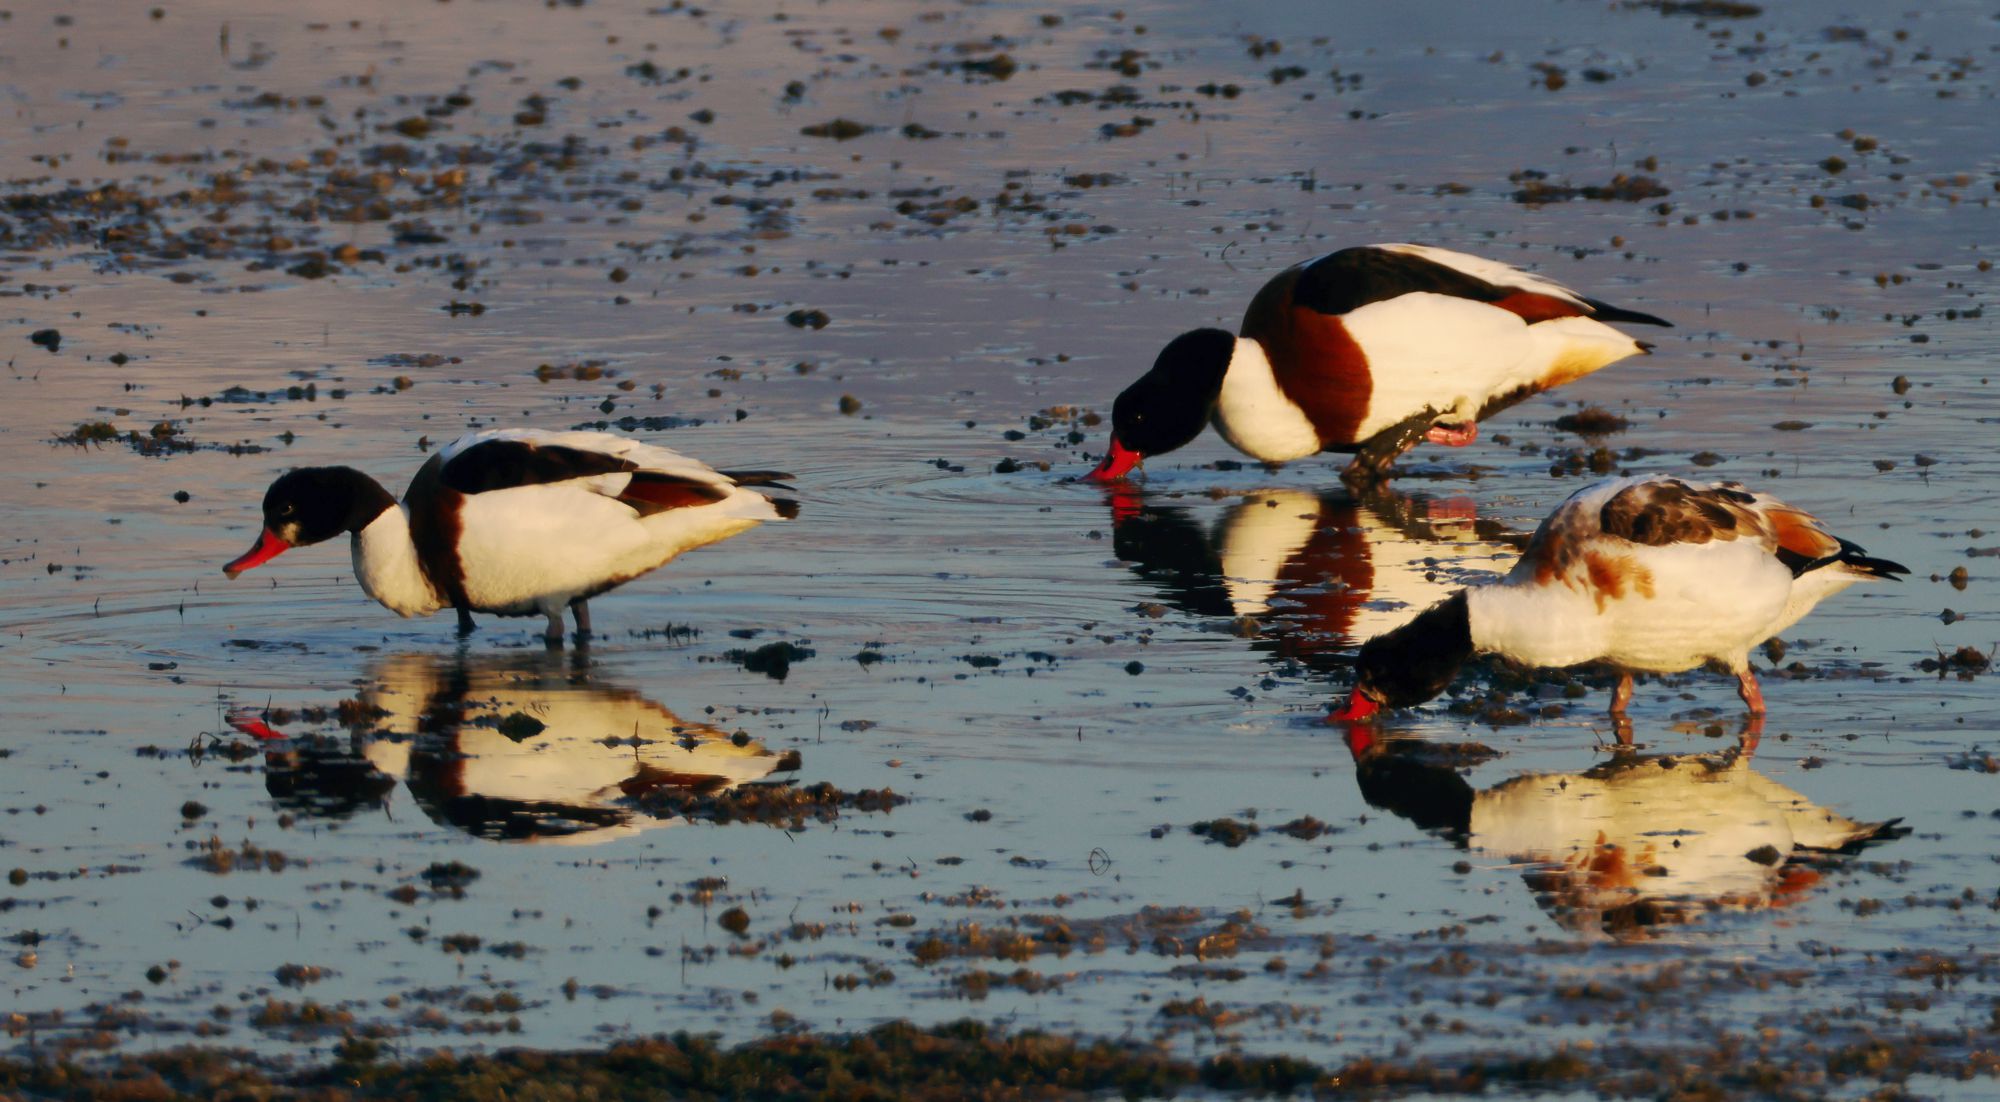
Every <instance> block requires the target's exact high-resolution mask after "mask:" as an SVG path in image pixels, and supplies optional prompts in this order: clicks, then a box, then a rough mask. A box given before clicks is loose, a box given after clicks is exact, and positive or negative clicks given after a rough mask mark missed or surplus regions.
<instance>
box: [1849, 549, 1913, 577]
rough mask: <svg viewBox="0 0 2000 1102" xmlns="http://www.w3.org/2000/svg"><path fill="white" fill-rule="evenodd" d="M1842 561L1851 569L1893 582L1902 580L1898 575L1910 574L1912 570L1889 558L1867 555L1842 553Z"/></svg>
mask: <svg viewBox="0 0 2000 1102" xmlns="http://www.w3.org/2000/svg"><path fill="white" fill-rule="evenodd" d="M1840 561H1841V562H1843V563H1845V564H1846V565H1847V568H1848V569H1850V570H1854V571H1857V572H1859V573H1862V574H1866V575H1868V576H1869V577H1871V578H1887V579H1889V580H1890V581H1892V582H1898V581H1902V579H1901V578H1898V577H1897V576H1896V575H1898V574H1908V573H1909V572H1910V568H1909V567H1907V566H1904V565H1903V564H1902V563H1899V562H1890V561H1889V560H1888V559H1874V558H1869V557H1868V556H1867V555H1842V556H1840Z"/></svg>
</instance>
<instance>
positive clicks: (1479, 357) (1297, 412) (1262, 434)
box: [1086, 244, 1671, 484]
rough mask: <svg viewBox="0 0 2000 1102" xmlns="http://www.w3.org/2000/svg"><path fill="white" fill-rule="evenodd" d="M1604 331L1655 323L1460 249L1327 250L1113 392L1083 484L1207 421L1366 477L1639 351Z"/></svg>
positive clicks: (1261, 450) (1262, 454) (1187, 435)
mask: <svg viewBox="0 0 2000 1102" xmlns="http://www.w3.org/2000/svg"><path fill="white" fill-rule="evenodd" d="M1606 322H1628V323H1636V324H1641V325H1670V324H1671V323H1670V322H1667V321H1665V320H1663V319H1661V318H1657V317H1654V316H1653V315H1651V314H1643V313H1640V312H1638V311H1636V310H1625V309H1621V308H1619V307H1616V306H1612V305H1609V304H1607V303H1604V302H1599V301H1598V300H1596V299H1591V298H1585V297H1584V296H1582V295H1579V294H1577V293H1576V292H1575V291H1572V290H1570V289H1569V288H1567V287H1564V286H1562V285H1560V284H1558V283H1555V282H1554V281H1552V280H1549V279H1545V278H1543V277H1541V276H1538V275H1532V274H1530V273H1527V272H1523V271H1521V270H1519V269H1517V268H1512V267H1509V266H1508V265H1505V264H1501V263H1499V262H1497V261H1492V260H1485V259H1482V258H1480V257H1476V256H1469V255H1467V254H1465V253H1458V252H1451V251H1448V250H1445V249H1435V248H1429V247H1427V246H1423V245H1406V244H1387V245H1364V246H1357V247H1354V248H1347V249H1341V250H1340V251H1338V252H1334V253H1329V254H1327V255H1326V256H1322V257H1319V258H1318V259H1315V260H1309V261H1306V262H1305V263H1303V264H1299V265H1296V266H1294V267H1291V268H1287V269H1285V270H1284V271H1282V272H1280V273H1278V274H1277V275H1276V276H1274V277H1272V278H1271V280H1270V282H1268V283H1266V284H1264V287H1263V289H1262V290H1260V291H1258V292H1257V295H1256V297H1255V298H1253V299H1252V300H1251V302H1250V307H1249V309H1248V310H1247V311H1245V312H1244V315H1243V323H1242V326H1241V333H1240V334H1239V335H1232V334H1230V333H1229V332H1227V331H1226V330H1222V329H1196V330H1193V331H1191V332H1187V333H1183V334H1181V335H1180V336H1178V337H1176V338H1174V339H1173V341H1172V342H1170V343H1169V344H1168V345H1167V347H1166V348H1165V350H1163V351H1162V352H1161V353H1160V355H1159V358H1158V359H1157V360H1156V361H1154V363H1153V369H1152V370H1151V371H1149V372H1147V373H1146V374H1145V375H1144V376H1142V377H1141V378H1140V379H1139V381H1138V382H1135V383H1133V384H1132V385H1131V386H1129V387H1127V388H1126V389H1125V391H1124V393H1122V394H1120V395H1119V396H1118V399H1117V402H1116V403H1115V404H1114V405H1113V407H1112V415H1111V423H1112V434H1111V440H1110V444H1109V450H1108V451H1107V452H1106V454H1105V456H1104V459H1103V461H1102V462H1101V463H1099V464H1098V466H1097V468H1096V469H1095V470H1093V471H1091V472H1090V474H1089V475H1088V476H1086V477H1088V478H1090V479H1093V480H1097V481H1110V480H1112V479H1117V478H1122V477H1124V476H1125V475H1126V474H1127V473H1128V472H1129V471H1131V470H1132V468H1133V467H1135V466H1137V465H1138V464H1139V462H1140V461H1141V460H1143V459H1145V458H1146V457H1148V456H1154V455H1161V454H1164V453H1166V452H1170V451H1173V450H1174V449H1176V448H1179V447H1182V446H1183V445H1186V444H1187V443H1188V442H1190V441H1192V440H1193V439H1194V438H1195V437H1196V436H1198V435H1200V433H1201V430H1202V426H1203V425H1206V424H1210V423H1213V424H1214V425H1215V428H1216V431H1218V432H1220V433H1221V434H1222V436H1223V439H1225V440H1227V441H1229V443H1230V445H1231V446H1233V447H1235V448H1236V450H1238V451H1240V452H1243V453H1244V454H1246V455H1250V456H1253V457H1255V458H1257V459H1261V460H1264V461H1265V462H1268V463H1282V462H1286V461H1289V460H1293V459H1301V458H1304V457H1305V456H1309V455H1313V454H1315V453H1318V452H1323V451H1337V452H1354V453H1356V455H1355V458H1354V460H1353V461H1352V462H1350V463H1349V464H1348V467H1347V469H1346V470H1345V471H1344V472H1343V473H1342V476H1341V477H1342V478H1343V479H1345V480H1347V481H1348V482H1350V483H1356V484H1363V483H1370V482H1376V481H1380V480H1381V479H1382V478H1383V477H1384V476H1385V475H1386V473H1387V471H1388V467H1389V464H1390V463H1391V462H1392V461H1393V460H1394V459H1395V458H1396V456H1398V455H1400V454H1402V453H1403V452H1404V451H1407V450H1408V449H1409V448H1411V447H1413V446H1414V445H1415V444H1416V443H1417V442H1418V441H1419V440H1429V441H1431V442H1433V443H1437V444H1445V445H1449V446H1453V447H1462V446H1464V445H1466V444H1470V443H1472V442H1473V441H1474V440H1475V439H1477V438H1478V434H1479V428H1478V423H1479V421H1480V420H1482V419H1484V418H1486V417H1489V416H1491V415H1493V414H1494V413H1496V412H1498V411H1500V410H1501V409H1504V408H1506V407H1508V406H1510V405H1513V404H1514V403H1516V402H1519V401H1521V400H1522V399H1524V398H1528V397H1530V396H1532V395H1535V394H1539V393H1541V392H1542V391H1544V390H1547V389H1549V388H1550V387H1555V386H1561V385H1562V384H1564V383H1566V382H1569V381H1571V380H1573V379H1576V378H1579V377H1581V376H1584V375H1588V374H1590V373H1591V372H1593V371H1596V370H1597V369H1599V368H1601V367H1604V366H1606V365H1607V364H1612V363H1616V362H1617V361H1619V360H1622V359H1624V358H1625V357H1627V356H1631V355H1635V354H1637V353H1640V352H1645V351H1649V350H1650V346H1649V345H1645V344H1641V343H1640V342H1638V341H1635V340H1633V339H1632V338H1631V337H1628V336H1626V335H1625V334H1624V333H1622V332H1620V331H1618V330H1617V329H1614V328H1612V327H1611V326H1610V325H1607V324H1605V323H1606Z"/></svg>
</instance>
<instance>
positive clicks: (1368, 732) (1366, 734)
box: [1347, 723, 1375, 761]
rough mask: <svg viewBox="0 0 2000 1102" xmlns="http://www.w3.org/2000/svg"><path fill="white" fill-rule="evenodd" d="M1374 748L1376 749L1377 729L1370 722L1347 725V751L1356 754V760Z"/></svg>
mask: <svg viewBox="0 0 2000 1102" xmlns="http://www.w3.org/2000/svg"><path fill="white" fill-rule="evenodd" d="M1373 749H1375V731H1374V729H1373V728H1372V727H1371V726H1370V725H1369V724H1366V723H1350V724H1348V725H1347V752H1348V753H1350V754H1352V755H1354V760H1355V761H1360V760H1361V759H1362V758H1364V757H1367V756H1368V752H1369V751H1371V750H1373Z"/></svg>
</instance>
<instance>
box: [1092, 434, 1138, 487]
mask: <svg viewBox="0 0 2000 1102" xmlns="http://www.w3.org/2000/svg"><path fill="white" fill-rule="evenodd" d="M1144 458H1145V456H1143V455H1140V454H1139V453H1138V452H1135V451H1133V450H1132V449H1131V448H1128V447H1126V446H1125V445H1123V444H1120V443H1119V442H1118V438H1117V437H1116V436H1114V437H1112V438H1111V451H1110V452H1109V453H1107V454H1106V455H1105V457H1104V462H1102V463H1099V464H1098V465H1097V469H1096V470H1094V471H1092V472H1090V473H1089V474H1087V475H1085V476H1084V477H1085V478H1087V479H1089V480H1090V481H1092V482H1109V481H1111V480H1112V479H1114V478H1124V477H1125V475H1126V472H1128V471H1130V470H1131V469H1132V468H1134V467H1136V466H1138V465H1139V460H1141V459H1144Z"/></svg>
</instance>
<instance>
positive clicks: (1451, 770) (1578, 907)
mask: <svg viewBox="0 0 2000 1102" xmlns="http://www.w3.org/2000/svg"><path fill="white" fill-rule="evenodd" d="M1347 746H1348V750H1349V751H1350V752H1351V753H1352V754H1353V756H1354V780H1355V783H1356V785H1357V786H1358V787H1359V788H1360V790H1361V796H1362V798H1363V799H1365V800H1366V801H1367V802H1368V803H1369V804H1370V805H1372V806H1374V807H1378V808H1381V809H1382V810H1384V811H1388V812H1390V813H1391V814H1394V815H1396V816H1398V817H1400V818H1403V819H1407V820H1409V821H1410V822H1411V823H1413V824H1415V825H1416V826H1417V827H1419V828H1420V829H1422V830H1425V831H1430V832H1433V833H1436V834H1438V835H1441V836H1443V837H1444V838H1446V839H1448V840H1450V841H1451V842H1453V843H1454V844H1455V845H1457V846H1458V847H1460V848H1462V849H1465V850H1469V851H1471V852H1474V853H1480V854H1484V855H1486V856H1489V857H1492V858H1496V859H1498V860H1501V861H1505V862H1508V863H1510V864H1516V865H1519V866H1520V867H1521V877H1522V880H1523V882H1524V883H1526V885H1527V887H1528V889H1529V891H1530V892H1531V893H1532V894H1533V896H1534V899H1535V902H1536V903H1537V905H1539V906H1540V907H1541V908H1542V910H1543V911H1544V912H1546V913H1547V914H1548V915H1549V917H1550V918H1551V919H1552V920H1553V921H1554V922H1555V923H1556V924H1557V925H1559V926H1561V927H1562V928H1563V929H1565V930H1568V931H1570V932H1571V933H1575V934H1581V935H1589V936H1603V937H1608V938H1611V939H1614V940H1617V941H1639V940H1645V939H1649V938H1653V937H1658V936H1661V935H1662V934H1663V933H1664V932H1665V931H1666V930H1667V929H1670V928H1672V927H1676V926H1681V925H1685V924H1688V923H1692V922H1696V921H1699V920H1700V919H1702V918H1703V917H1704V916H1706V915H1710V914H1714V913H1717V912H1722V911H1739V912H1750V911H1768V910H1775V909H1778V908H1783V907H1788V906H1791V905H1793V904H1795V903H1798V902H1799V901H1801V900H1802V899H1804V898H1805V897H1806V895H1807V894H1808V893H1810V892H1811V891H1813V890H1814V889H1815V888H1816V887H1817V886H1819V885H1820V884H1821V883H1822V881H1823V880H1824V879H1825V875H1826V873H1827V871H1829V869H1830V868H1832V867H1834V866H1835V865H1837V864H1838V863H1839V861H1840V857H1841V856H1843V855H1852V854H1854V853H1856V852H1858V851H1859V850H1860V849H1861V848H1862V847H1864V846H1866V845H1868V844H1870V843H1874V842H1882V841H1888V840H1891V839H1895V838H1899V837H1902V836H1903V835H1906V834H1908V833H1909V830H1908V829H1907V828H1904V827H1901V826H1899V825H1898V824H1899V823H1900V822H1901V820H1900V819H1891V820H1888V821H1887V822H1880V823H1864V822H1858V821H1856V820H1854V819H1850V818H1848V817H1847V816H1845V815H1842V814H1840V813H1839V812H1837V811H1833V810H1831V809H1828V808H1825V807H1821V806H1819V805H1818V804H1816V803H1814V802H1813V801H1812V800H1811V799H1810V798H1808V797H1806V796H1804V795H1802V794H1800V793H1799V792H1797V791H1794V790H1793V789H1791V788H1788V787H1786V786H1785V785H1783V784H1780V783H1778V782H1777V781H1775V780H1772V779H1771V778H1770V777H1767V776H1765V775H1764V774H1763V773H1760V772H1758V771H1757V769H1756V768H1755V766H1754V765H1753V764H1752V760H1751V755H1750V754H1749V753H1746V752H1742V751H1738V750H1732V751H1728V752H1724V753H1720V754H1704V755H1673V754H1637V753H1631V752H1624V751H1621V752H1619V753H1617V754H1615V756H1613V757H1612V759H1611V760H1609V761H1606V762H1602V763H1600V764H1598V765H1595V766H1593V767H1591V768H1589V769H1585V770H1582V771H1580V772H1574V773H1564V772H1539V771H1537V772H1523V773H1517V774H1515V775H1513V776H1511V777H1508V778H1507V779H1506V780H1503V781H1501V782H1500V783H1498V784H1494V785H1492V786H1490V787H1487V788H1483V789H1476V788H1474V787H1473V786H1472V784H1471V783H1470V782H1469V781H1467V780H1466V778H1465V777H1464V776H1463V775H1461V773H1460V770H1461V769H1464V768H1466V767H1469V766H1475V765H1478V764H1480V763H1482V762H1485V761H1488V760H1490V759H1492V758H1494V757H1496V756H1497V755H1496V754H1495V752H1494V751H1493V750H1491V749H1489V748H1487V747H1485V746H1483V745H1480V744H1478V743H1456V744H1439V743H1432V742H1427V741H1423V740H1418V739H1402V738H1379V737H1377V733H1376V732H1375V731H1373V730H1371V729H1370V728H1368V727H1366V726H1363V725H1351V726H1348V727H1347Z"/></svg>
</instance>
